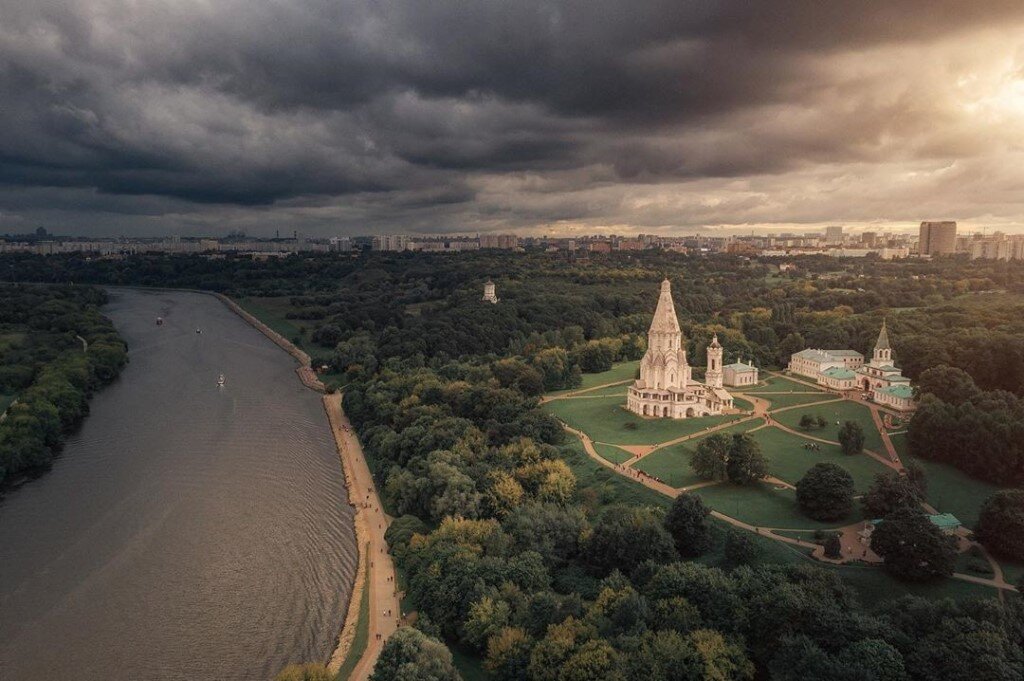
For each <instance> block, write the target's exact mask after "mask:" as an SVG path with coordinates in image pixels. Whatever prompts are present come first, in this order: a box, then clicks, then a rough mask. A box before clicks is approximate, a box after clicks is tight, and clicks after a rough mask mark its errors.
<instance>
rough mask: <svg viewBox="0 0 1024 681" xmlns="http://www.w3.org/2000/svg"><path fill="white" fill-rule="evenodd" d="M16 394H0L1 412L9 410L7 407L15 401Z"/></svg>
mask: <svg viewBox="0 0 1024 681" xmlns="http://www.w3.org/2000/svg"><path fill="white" fill-rule="evenodd" d="M14 397H15V396H14V395H0V414H3V413H4V412H5V411H7V407H9V406H11V402H13V401H14Z"/></svg>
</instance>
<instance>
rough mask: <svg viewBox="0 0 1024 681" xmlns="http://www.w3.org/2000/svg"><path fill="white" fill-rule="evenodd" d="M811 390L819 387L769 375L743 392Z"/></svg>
mask: <svg viewBox="0 0 1024 681" xmlns="http://www.w3.org/2000/svg"><path fill="white" fill-rule="evenodd" d="M808 380H809V382H810V383H813V382H814V381H810V379H808ZM809 390H817V388H815V387H814V386H810V385H806V384H804V383H798V382H797V381H792V380H790V379H788V378H785V377H783V376H767V377H766V378H765V379H764V380H763V381H761V382H760V383H758V384H757V385H756V386H754V387H753V388H751V389H750V390H744V391H743V392H747V393H753V394H755V395H756V394H757V393H762V392H775V393H777V392H790V391H792V392H807V391H809ZM821 392H824V391H821Z"/></svg>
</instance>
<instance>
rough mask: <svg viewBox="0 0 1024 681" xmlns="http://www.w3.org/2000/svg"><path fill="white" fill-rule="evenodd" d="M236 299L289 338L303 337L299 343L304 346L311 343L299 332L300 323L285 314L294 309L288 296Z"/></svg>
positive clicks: (250, 312) (292, 339)
mask: <svg viewBox="0 0 1024 681" xmlns="http://www.w3.org/2000/svg"><path fill="white" fill-rule="evenodd" d="M235 300H236V302H237V303H238V304H239V305H241V306H242V308H244V309H245V311H246V312H248V313H249V314H251V315H253V316H254V317H256V318H258V319H259V320H260V321H261V322H263V323H264V324H266V325H267V326H269V327H270V328H272V329H273V330H274V331H277V332H278V333H279V334H281V335H282V336H284V337H285V338H287V339H288V340H290V341H294V340H295V339H296V338H299V339H301V342H300V343H298V345H299V346H301V347H303V348H305V347H306V346H307V345H308V344H309V343H308V341H307V340H306V339H305V338H303V336H302V335H301V333H300V332H299V326H298V324H296V323H295V322H294V321H293V320H291V319H286V318H285V314H286V313H288V312H289V311H290V310H291V309H292V307H291V301H290V300H289V299H288V297H277V298H236V299H235Z"/></svg>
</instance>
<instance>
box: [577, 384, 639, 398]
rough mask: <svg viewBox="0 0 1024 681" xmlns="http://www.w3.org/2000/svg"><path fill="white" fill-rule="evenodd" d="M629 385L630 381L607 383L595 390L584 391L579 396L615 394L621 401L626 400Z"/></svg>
mask: <svg viewBox="0 0 1024 681" xmlns="http://www.w3.org/2000/svg"><path fill="white" fill-rule="evenodd" d="M629 386H630V383H619V384H618V385H607V386H605V387H603V388H598V389H597V390H591V391H590V392H585V393H583V394H582V395H580V397H587V396H594V397H597V396H605V397H607V396H608V395H616V396H618V397H619V398H620V399H621V400H622V401H623V402H625V401H626V392H627V391H628V390H629Z"/></svg>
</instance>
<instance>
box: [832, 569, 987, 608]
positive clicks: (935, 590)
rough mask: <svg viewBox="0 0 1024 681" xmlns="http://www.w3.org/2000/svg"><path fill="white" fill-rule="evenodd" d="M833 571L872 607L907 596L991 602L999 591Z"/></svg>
mask: <svg viewBox="0 0 1024 681" xmlns="http://www.w3.org/2000/svg"><path fill="white" fill-rule="evenodd" d="M830 569H832V570H836V571H838V572H839V574H840V575H842V576H843V579H844V580H845V581H846V582H847V583H849V584H850V585H851V586H853V587H854V588H855V589H857V591H858V592H859V593H860V597H861V600H862V601H863V602H864V603H865V604H867V605H868V606H869V607H870V606H875V605H880V604H882V603H885V602H889V601H893V600H896V599H897V598H899V597H900V596H905V595H907V594H911V595H914V596H920V597H922V598H928V599H932V600H938V599H942V598H952V599H954V600H966V599H971V598H992V597H994V596H995V595H996V590H995V589H993V588H991V587H988V586H984V585H983V584H973V583H971V582H964V581H961V580H959V579H943V580H939V581H937V582H925V583H923V584H916V583H913V582H901V581H898V580H896V579H894V578H893V577H890V576H889V574H888V573H886V572H885V571H884V570H882V569H881V568H877V567H867V566H857V565H849V566H840V567H833V568H830Z"/></svg>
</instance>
